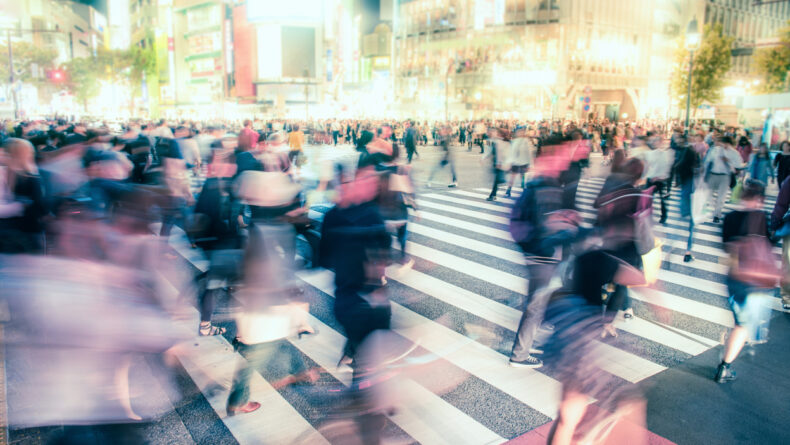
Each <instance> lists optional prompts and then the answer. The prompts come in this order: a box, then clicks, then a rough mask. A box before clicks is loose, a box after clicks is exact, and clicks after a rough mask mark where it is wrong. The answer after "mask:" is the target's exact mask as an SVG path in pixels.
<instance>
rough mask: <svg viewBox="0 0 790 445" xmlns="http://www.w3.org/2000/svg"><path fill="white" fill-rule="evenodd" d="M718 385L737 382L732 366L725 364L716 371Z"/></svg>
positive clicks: (715, 378)
mask: <svg viewBox="0 0 790 445" xmlns="http://www.w3.org/2000/svg"><path fill="white" fill-rule="evenodd" d="M714 380H716V383H726V382H731V381H733V380H735V371H733V370H732V368H730V365H725V364H724V363H722V364H720V365H719V369H717V370H716V377H714Z"/></svg>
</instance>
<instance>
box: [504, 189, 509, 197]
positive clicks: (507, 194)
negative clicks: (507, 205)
mask: <svg viewBox="0 0 790 445" xmlns="http://www.w3.org/2000/svg"><path fill="white" fill-rule="evenodd" d="M505 196H506V197H508V198H510V189H507V191H506V192H505Z"/></svg>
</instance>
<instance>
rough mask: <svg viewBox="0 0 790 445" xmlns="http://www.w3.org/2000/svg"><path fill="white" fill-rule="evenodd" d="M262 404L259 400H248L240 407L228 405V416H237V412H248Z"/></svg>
mask: <svg viewBox="0 0 790 445" xmlns="http://www.w3.org/2000/svg"><path fill="white" fill-rule="evenodd" d="M260 407H261V404H260V403H258V402H247V403H246V404H245V405H243V406H240V407H238V408H231V407H228V416H235V415H236V414H246V413H251V412H253V411H255V410H256V409H258V408H260Z"/></svg>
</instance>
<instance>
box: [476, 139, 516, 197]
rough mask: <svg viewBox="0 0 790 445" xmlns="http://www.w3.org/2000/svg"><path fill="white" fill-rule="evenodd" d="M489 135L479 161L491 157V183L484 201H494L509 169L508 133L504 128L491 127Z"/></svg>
mask: <svg viewBox="0 0 790 445" xmlns="http://www.w3.org/2000/svg"><path fill="white" fill-rule="evenodd" d="M489 135H490V138H491V140H490V143H489V144H488V152H486V154H485V155H483V157H482V158H481V162H484V161H485V160H486V159H491V172H492V173H493V185H492V187H491V193H490V194H489V195H488V198H486V201H496V195H497V191H498V190H499V184H502V183H504V182H505V178H504V177H505V174H506V172H507V171H509V170H510V165H509V164H507V162H508V161H509V159H510V133H509V132H508V131H507V130H506V129H504V128H491V130H489Z"/></svg>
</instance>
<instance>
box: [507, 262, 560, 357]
mask: <svg viewBox="0 0 790 445" xmlns="http://www.w3.org/2000/svg"><path fill="white" fill-rule="evenodd" d="M556 267H557V264H555V263H550V264H542V263H532V264H529V265H527V275H528V276H529V289H528V290H527V298H526V300H525V301H526V307H525V308H524V313H523V314H522V315H521V320H520V321H519V323H518V330H517V331H516V341H515V342H514V343H513V350H512V352H511V353H510V359H511V360H513V361H521V360H524V359H525V358H527V356H529V349H530V348H531V347H532V344H533V343H534V341H535V335H536V334H537V332H538V328H539V327H540V324H541V323H542V322H543V316H544V314H545V312H546V305H547V304H548V302H549V297H550V296H551V293H550V292H539V291H540V290H541V289H543V288H545V287H546V286H548V284H549V281H550V280H551V276H552V274H553V273H554V270H555V269H556Z"/></svg>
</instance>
